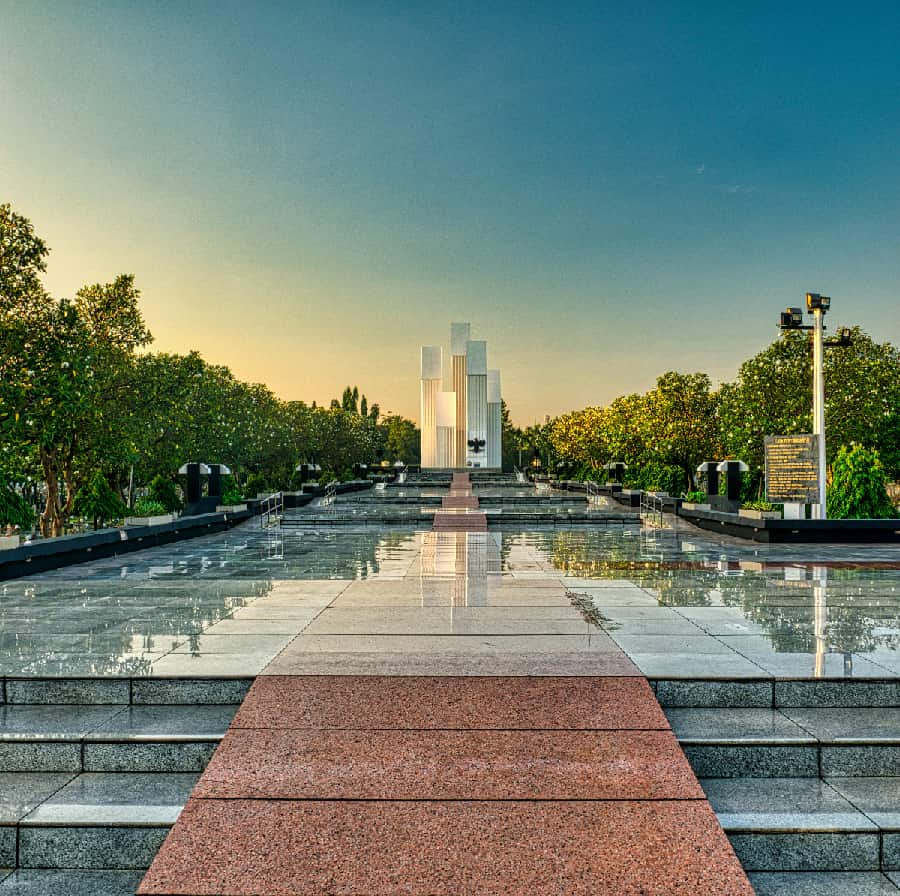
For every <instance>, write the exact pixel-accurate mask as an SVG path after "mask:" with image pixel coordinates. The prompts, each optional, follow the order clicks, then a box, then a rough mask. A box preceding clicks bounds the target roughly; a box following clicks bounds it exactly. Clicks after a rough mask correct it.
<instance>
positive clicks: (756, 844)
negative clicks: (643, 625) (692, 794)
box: [653, 680, 900, 896]
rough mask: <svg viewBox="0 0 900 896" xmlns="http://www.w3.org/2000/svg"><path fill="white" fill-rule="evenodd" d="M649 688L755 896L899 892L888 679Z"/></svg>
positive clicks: (899, 787)
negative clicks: (688, 762) (654, 694)
mask: <svg viewBox="0 0 900 896" xmlns="http://www.w3.org/2000/svg"><path fill="white" fill-rule="evenodd" d="M653 684H654V690H655V692H656V695H657V699H658V700H659V701H660V702H661V703H662V705H663V707H664V709H665V713H666V716H667V718H668V719H669V722H670V724H671V725H672V728H673V730H674V732H675V735H676V737H677V738H678V741H679V743H680V744H681V746H682V749H683V750H684V752H685V755H686V756H687V757H688V760H689V761H690V763H691V766H692V768H693V769H694V772H695V773H696V774H697V776H698V778H699V779H700V783H701V785H702V786H703V789H704V792H705V793H706V795H707V797H708V799H709V801H710V803H711V805H712V807H713V809H714V810H715V812H716V815H717V817H718V819H719V822H720V824H721V825H722V827H723V828H724V830H725V832H726V834H727V835H728V838H729V840H730V841H731V844H732V846H733V848H734V850H735V852H736V854H737V856H738V858H739V859H740V860H741V863H742V864H743V866H744V869H745V870H746V871H747V872H748V873H750V876H751V882H752V883H753V885H754V887H755V888H756V891H757V896H788V894H790V896H805V894H816V896H827V894H832V893H834V894H837V893H853V894H862V896H869V894H872V896H874V894H879V896H883V894H900V873H898V872H900V700H898V699H897V698H898V696H900V695H898V692H897V683H896V681H889V680H883V681H882V680H856V681H805V680H797V681H775V680H768V681H749V680H740V681H737V680H732V681H726V680H719V681H688V680H683V681H656V682H654V683H653Z"/></svg>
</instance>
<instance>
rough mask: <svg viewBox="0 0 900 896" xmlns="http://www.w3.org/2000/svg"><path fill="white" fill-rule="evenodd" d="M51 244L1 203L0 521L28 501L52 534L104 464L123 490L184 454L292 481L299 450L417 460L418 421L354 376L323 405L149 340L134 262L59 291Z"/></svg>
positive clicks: (280, 484) (337, 457)
mask: <svg viewBox="0 0 900 896" xmlns="http://www.w3.org/2000/svg"><path fill="white" fill-rule="evenodd" d="M48 253H49V249H48V247H47V245H46V243H45V242H44V241H43V240H42V239H41V238H40V237H39V236H38V235H37V234H36V233H35V231H34V227H33V226H32V224H31V222H30V221H29V220H28V219H27V218H25V217H23V216H22V215H20V214H17V213H16V212H15V211H14V210H13V209H12V207H11V206H10V205H8V204H6V205H0V514H3V516H4V519H0V522H9V521H15V520H17V519H18V518H22V519H23V520H24V518H25V517H26V516H27V513H28V506H27V505H28V504H29V503H30V504H34V505H36V506H38V507H39V509H40V519H39V525H40V530H41V532H42V534H43V535H45V536H49V535H58V534H61V533H62V532H63V531H64V527H65V525H66V523H67V521H68V520H69V519H70V517H71V516H72V515H73V513H74V512H75V511H76V509H77V501H78V495H79V493H84V492H85V490H90V489H94V490H95V491H96V489H97V477H98V475H99V476H101V477H102V479H103V480H104V481H105V483H106V484H108V486H109V487H110V489H112V490H113V491H114V492H116V493H117V494H118V495H119V496H120V498H121V499H122V500H123V501H125V502H127V503H131V502H132V501H133V497H134V494H135V492H136V491H137V490H138V489H140V488H142V487H146V486H148V485H150V484H151V483H153V482H156V484H157V491H159V492H160V493H165V491H166V489H165V483H166V482H169V483H172V484H174V482H175V480H176V478H177V470H178V468H179V466H181V464H183V463H185V462H186V461H193V460H200V461H204V462H207V463H224V464H227V465H228V466H229V467H230V468H231V469H232V471H233V473H234V476H235V484H236V485H237V486H238V487H239V488H242V489H243V491H244V492H245V493H255V490H262V489H265V488H288V487H290V486H291V485H292V484H296V481H297V480H296V476H295V467H296V465H297V464H298V463H299V462H302V461H315V462H316V463H317V464H319V466H320V467H322V469H323V474H325V475H329V476H336V477H341V476H348V477H349V475H351V473H350V471H351V470H352V467H353V465H354V464H356V463H369V464H372V463H377V462H379V461H389V462H395V461H398V460H399V461H402V462H404V463H414V462H416V461H417V460H418V455H419V445H418V432H417V430H416V427H415V424H414V423H413V422H412V421H410V420H407V419H405V418H403V417H401V416H399V415H389V416H384V415H382V414H381V411H380V408H379V406H378V404H377V403H372V404H371V405H370V404H369V402H368V399H367V398H366V396H365V395H361V394H360V392H359V389H358V387H356V386H353V387H350V386H348V387H347V388H346V389H345V390H344V394H343V395H342V397H341V398H340V399H334V400H333V401H332V402H331V404H330V405H329V406H328V407H321V406H317V405H316V403H315V402H313V403H311V404H307V403H305V402H303V401H282V400H281V399H279V398H278V397H276V396H275V395H274V394H273V393H272V392H271V391H270V390H269V389H268V388H266V386H264V385H260V384H258V383H246V382H243V381H241V380H239V379H238V378H237V377H235V376H234V374H233V373H232V372H231V371H230V370H229V369H228V368H227V367H224V366H220V365H215V364H209V363H207V362H206V361H204V360H203V358H202V357H201V356H200V355H199V354H198V353H196V352H190V353H188V354H186V355H178V354H168V353H163V352H158V353H156V352H150V351H148V350H147V347H148V346H149V345H150V344H151V342H152V336H151V334H150V332H149V330H148V329H147V326H146V324H145V322H144V319H143V316H142V314H141V310H140V292H139V291H138V289H137V287H136V286H135V282H134V277H133V276H132V275H130V274H123V275H121V276H118V277H116V278H115V280H113V281H112V282H110V283H105V284H94V285H89V286H85V287H83V288H82V289H80V290H79V291H78V292H77V293H76V295H75V297H74V298H73V299H67V298H64V299H57V298H54V297H53V296H51V295H50V294H49V293H48V292H47V290H46V289H45V288H44V285H43V283H42V279H41V275H42V274H43V273H44V272H45V271H46V258H47V255H48ZM170 493H171V491H170ZM17 514H18V516H17Z"/></svg>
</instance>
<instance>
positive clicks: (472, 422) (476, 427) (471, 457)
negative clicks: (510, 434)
mask: <svg viewBox="0 0 900 896" xmlns="http://www.w3.org/2000/svg"><path fill="white" fill-rule="evenodd" d="M466 370H467V373H468V375H467V377H466V411H467V413H466V418H467V434H466V466H472V467H486V466H487V465H488V463H487V453H486V448H487V434H488V433H487V421H488V415H487V343H486V342H482V341H475V342H473V341H472V340H470V341H469V342H467V343H466Z"/></svg>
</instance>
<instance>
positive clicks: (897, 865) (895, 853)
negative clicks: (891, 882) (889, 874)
mask: <svg viewBox="0 0 900 896" xmlns="http://www.w3.org/2000/svg"><path fill="white" fill-rule="evenodd" d="M881 844H882V845H881V849H882V858H881V861H882V866H881V867H882V868H883V869H885V870H886V871H900V833H894V832H891V831H885V832H884V833H883V834H882V835H881Z"/></svg>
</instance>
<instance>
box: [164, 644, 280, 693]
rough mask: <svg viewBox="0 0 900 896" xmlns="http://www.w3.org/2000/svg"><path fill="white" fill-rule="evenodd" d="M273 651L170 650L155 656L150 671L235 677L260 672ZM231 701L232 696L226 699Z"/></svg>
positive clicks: (166, 674)
mask: <svg viewBox="0 0 900 896" xmlns="http://www.w3.org/2000/svg"><path fill="white" fill-rule="evenodd" d="M274 655H275V653H273V652H266V653H205V654H202V655H201V656H194V655H193V654H190V653H169V654H166V655H165V656H163V657H160V658H159V659H154V661H153V665H152V669H151V671H150V673H149V674H151V675H154V676H159V677H161V678H234V677H235V676H238V675H251V676H254V675H259V673H260V672H261V671H262V670H263V669H264V668H265V667H266V664H267V663H268V662H269V661H270V660H271V659H272V657H273V656H274ZM228 702H229V703H232V702H233V700H229V701H228Z"/></svg>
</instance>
